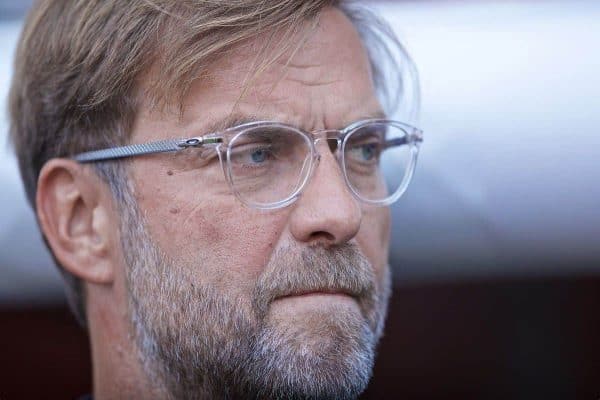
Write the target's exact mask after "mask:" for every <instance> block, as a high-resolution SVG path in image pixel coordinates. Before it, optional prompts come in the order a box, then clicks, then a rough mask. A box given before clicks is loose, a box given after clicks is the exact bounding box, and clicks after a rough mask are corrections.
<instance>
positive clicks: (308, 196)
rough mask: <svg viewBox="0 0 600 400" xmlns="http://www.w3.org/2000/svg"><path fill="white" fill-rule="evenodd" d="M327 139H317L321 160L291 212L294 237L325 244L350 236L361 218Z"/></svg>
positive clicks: (355, 201) (350, 237) (355, 231)
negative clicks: (318, 140) (319, 140)
mask: <svg viewBox="0 0 600 400" xmlns="http://www.w3.org/2000/svg"><path fill="white" fill-rule="evenodd" d="M328 142H329V140H324V141H322V142H320V143H317V150H318V151H319V154H320V162H319V163H318V165H317V166H316V170H315V171H314V173H313V176H312V178H311V180H310V182H308V184H307V187H305V188H304V191H303V192H302V195H301V197H300V198H299V199H298V200H297V201H296V203H295V204H294V206H293V210H292V212H291V216H290V231H291V234H292V235H293V236H294V238H295V239H296V240H298V241H299V242H304V243H308V244H311V245H322V246H325V247H331V246H335V245H340V244H343V243H346V242H348V241H350V240H351V239H353V238H354V237H355V236H356V234H357V233H358V230H359V229H360V224H361V220H362V210H361V207H360V205H359V203H358V200H357V199H356V198H355V197H354V196H353V195H352V194H351V193H350V192H349V189H348V187H347V185H346V183H345V181H344V177H343V175H342V171H341V169H340V166H339V164H338V162H337V160H336V157H335V156H334V154H333V153H332V152H331V147H330V146H331V145H330V144H329V143H328Z"/></svg>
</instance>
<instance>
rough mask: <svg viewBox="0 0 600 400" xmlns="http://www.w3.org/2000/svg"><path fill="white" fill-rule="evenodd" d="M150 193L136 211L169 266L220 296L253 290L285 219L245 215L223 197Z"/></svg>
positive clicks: (257, 213)
mask: <svg viewBox="0 0 600 400" xmlns="http://www.w3.org/2000/svg"><path fill="white" fill-rule="evenodd" d="M151 193H152V196H151V197H150V196H138V201H139V204H140V208H141V209H142V210H145V216H146V220H147V225H148V226H147V229H148V231H149V233H150V235H151V236H152V238H153V240H154V241H155V243H156V244H157V245H158V246H159V247H160V249H161V250H162V251H163V252H164V253H165V254H166V255H167V256H168V257H169V258H170V259H171V260H173V261H174V262H175V263H176V264H177V265H180V266H182V267H184V268H186V269H189V271H188V272H189V273H191V274H192V276H194V277H195V279H197V280H198V281H204V282H210V284H211V285H214V286H216V287H219V288H221V289H223V290H228V291H234V292H239V291H245V292H247V290H251V289H252V287H253V284H254V282H255V280H256V278H257V277H258V275H259V274H260V272H261V271H262V269H263V268H264V266H265V264H266V263H267V261H268V260H269V258H270V255H271V253H272V251H273V249H274V248H275V246H276V243H277V241H278V240H279V237H280V236H281V233H282V231H283V229H284V227H285V220H286V216H285V215H284V214H283V213H278V212H268V213H266V212H260V211H256V210H252V209H249V208H247V207H245V206H243V205H242V204H241V203H240V202H239V201H237V199H236V198H235V197H234V196H233V195H231V194H230V193H229V192H227V191H224V192H223V193H220V192H219V193H215V192H211V193H204V194H202V195H196V196H195V197H194V196H193V195H192V193H185V192H184V191H181V190H179V191H171V190H169V185H168V184H167V185H165V186H163V190H156V189H153V190H152V192H151ZM173 193H174V194H173Z"/></svg>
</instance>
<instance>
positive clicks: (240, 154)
mask: <svg viewBox="0 0 600 400" xmlns="http://www.w3.org/2000/svg"><path fill="white" fill-rule="evenodd" d="M405 136H406V132H404V131H403V130H402V129H400V128H398V127H396V126H393V125H390V124H387V123H372V124H368V125H365V126H362V127H360V128H359V129H357V130H355V131H353V132H352V133H350V134H349V136H348V137H347V138H346V140H345V142H344V143H345V146H344V154H343V157H342V158H343V160H344V170H345V173H346V176H347V180H348V183H349V184H350V186H351V188H352V189H353V190H354V192H355V193H356V194H358V195H359V196H360V197H362V198H363V199H366V200H369V201H380V200H384V199H386V198H388V197H389V196H390V195H392V194H394V193H395V192H396V191H397V190H399V188H400V186H401V185H402V183H403V181H404V177H405V175H406V174H407V171H408V169H409V165H410V161H411V149H410V146H409V145H407V144H406V141H404V140H401V139H402V138H405ZM311 148H312V144H311V139H310V138H309V137H307V135H305V134H303V133H302V132H300V131H297V130H295V129H293V128H286V127H282V126H276V127H256V128H250V129H248V130H246V131H244V132H242V133H240V134H238V135H237V136H235V137H234V138H233V139H232V141H231V142H230V144H229V148H228V155H227V160H228V168H229V174H230V177H231V181H232V183H233V187H234V190H235V191H236V193H237V195H238V196H240V197H241V198H242V200H243V201H245V202H247V203H250V204H255V205H259V206H260V205H264V206H266V205H270V204H274V203H278V202H281V201H284V200H286V199H289V198H290V197H292V196H294V195H295V194H297V192H298V191H299V190H300V189H301V187H302V186H303V184H304V182H305V181H306V179H308V175H309V173H310V166H311V162H312V153H311Z"/></svg>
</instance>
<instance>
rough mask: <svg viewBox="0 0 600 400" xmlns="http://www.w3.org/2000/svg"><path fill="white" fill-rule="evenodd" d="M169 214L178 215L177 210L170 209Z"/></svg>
mask: <svg viewBox="0 0 600 400" xmlns="http://www.w3.org/2000/svg"><path fill="white" fill-rule="evenodd" d="M169 212H170V213H171V214H179V208H171V209H170V210H169Z"/></svg>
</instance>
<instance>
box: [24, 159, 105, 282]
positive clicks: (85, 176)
mask: <svg viewBox="0 0 600 400" xmlns="http://www.w3.org/2000/svg"><path fill="white" fill-rule="evenodd" d="M36 209H37V216H38V219H39V222H40V227H41V229H42V232H43V234H44V236H45V237H46V239H47V241H48V244H49V245H50V247H51V249H52V252H53V253H54V255H55V257H56V259H57V260H58V261H59V262H60V264H61V265H62V267H63V268H65V269H66V270H67V271H69V272H70V273H72V274H73V275H75V276H77V277H79V278H81V279H82V280H84V281H87V282H90V283H96V284H110V283H112V281H113V279H114V262H113V257H112V255H113V241H112V240H111V237H112V236H114V235H111V229H110V228H111V219H110V218H111V215H110V196H107V195H106V188H105V187H104V184H103V182H102V181H101V180H100V178H99V177H98V176H97V175H96V174H95V173H94V172H93V171H90V169H89V168H85V167H83V166H82V165H80V164H78V163H77V162H75V161H72V160H67V159H52V160H50V161H48V162H47V163H46V164H45V165H44V167H43V168H42V170H41V172H40V176H39V178H38V188H37V195H36Z"/></svg>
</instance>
